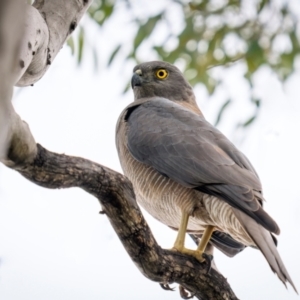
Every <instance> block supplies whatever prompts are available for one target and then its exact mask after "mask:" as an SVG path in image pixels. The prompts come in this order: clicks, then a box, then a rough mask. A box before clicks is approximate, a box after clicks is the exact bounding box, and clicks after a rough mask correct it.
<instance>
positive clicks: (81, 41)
mask: <svg viewBox="0 0 300 300" xmlns="http://www.w3.org/2000/svg"><path fill="white" fill-rule="evenodd" d="M84 35H85V33H84V28H83V27H82V26H81V27H80V30H79V36H78V56H77V61H78V65H80V64H81V61H82V54H83V46H84Z"/></svg>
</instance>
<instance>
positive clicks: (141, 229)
mask: <svg viewBox="0 0 300 300" xmlns="http://www.w3.org/2000/svg"><path fill="white" fill-rule="evenodd" d="M8 157H9V158H10V159H11V160H12V159H13V157H15V154H12V153H11V152H9V153H8ZM13 168H14V169H15V170H17V171H18V172H20V173H21V174H22V175H23V176H24V177H26V178H27V179H28V180H30V181H32V182H34V183H35V184H38V185H40V186H43V187H47V188H69V187H80V188H82V189H83V190H85V191H86V192H88V193H90V194H92V195H94V196H95V197H96V198H97V199H98V200H99V202H100V204H101V206H102V212H103V213H105V214H106V215H107V217H108V219H109V221H110V223H111V225H112V226H113V228H114V230H115V232H116V233H117V235H118V236H119V238H120V240H121V242H122V243H123V245H124V247H125V249H126V250H127V252H128V254H129V255H130V257H131V259H132V260H133V261H134V263H135V264H136V266H137V267H138V268H139V270H140V271H141V273H142V274H143V275H144V276H146V277H147V278H149V279H150V280H153V281H156V282H160V283H163V284H165V285H166V284H169V283H173V282H176V283H178V284H180V285H181V286H182V287H184V288H185V289H187V290H188V291H190V292H191V293H193V294H195V297H197V298H198V299H204V300H206V299H211V300H221V299H222V300H224V299H228V300H229V299H237V297H236V296H235V295H234V293H233V291H232V290H231V288H230V286H229V284H228V282H227V280H226V279H225V278H224V277H223V276H222V275H221V274H219V273H218V272H217V271H215V270H214V269H211V270H210V272H208V273H207V264H206V263H203V264H201V263H199V262H198V261H197V260H196V259H195V258H193V257H190V256H188V255H183V254H180V253H176V252H174V251H170V250H165V249H162V248H161V247H160V246H159V245H158V244H157V242H156V241H155V239H154V237H153V235H152V233H151V231H150V229H149V227H148V225H147V223H146V221H145V219H144V217H143V215H142V213H141V211H140V209H139V207H138V205H137V203H136V200H135V196H134V192H133V189H132V185H131V183H130V181H129V180H128V179H126V178H125V177H124V176H123V175H121V174H119V173H117V172H115V171H113V170H110V169H109V168H106V167H104V166H101V165H98V164H96V163H93V162H91V161H89V160H86V159H83V158H80V157H72V156H67V155H64V154H57V153H53V152H50V151H47V150H46V149H44V148H43V147H42V146H41V145H37V154H36V156H35V158H34V159H33V161H32V162H30V163H25V164H23V163H19V164H15V165H14V167H13ZM181 291H182V288H181ZM182 293H183V294H184V292H183V291H182Z"/></svg>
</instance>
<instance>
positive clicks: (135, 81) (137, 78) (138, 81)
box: [131, 69, 143, 88]
mask: <svg viewBox="0 0 300 300" xmlns="http://www.w3.org/2000/svg"><path fill="white" fill-rule="evenodd" d="M142 82H143V80H142V71H141V70H140V69H138V70H136V71H135V72H134V74H133V75H132V78H131V87H132V88H134V87H135V86H141V85H142Z"/></svg>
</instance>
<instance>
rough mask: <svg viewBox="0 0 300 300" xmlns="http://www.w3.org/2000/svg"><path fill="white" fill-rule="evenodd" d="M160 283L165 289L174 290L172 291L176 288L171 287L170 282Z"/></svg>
mask: <svg viewBox="0 0 300 300" xmlns="http://www.w3.org/2000/svg"><path fill="white" fill-rule="evenodd" d="M159 285H160V287H161V288H162V289H163V290H165V291H172V292H174V290H175V288H171V287H170V286H169V284H168V283H161V282H160V283H159Z"/></svg>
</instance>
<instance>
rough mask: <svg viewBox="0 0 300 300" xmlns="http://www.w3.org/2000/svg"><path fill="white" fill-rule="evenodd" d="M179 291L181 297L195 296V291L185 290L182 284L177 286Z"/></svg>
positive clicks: (189, 297)
mask: <svg viewBox="0 0 300 300" xmlns="http://www.w3.org/2000/svg"><path fill="white" fill-rule="evenodd" d="M179 293H180V296H181V298H182V299H191V298H193V297H194V296H195V294H196V293H191V292H190V291H188V290H186V289H185V288H184V287H183V286H182V285H180V286H179Z"/></svg>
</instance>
